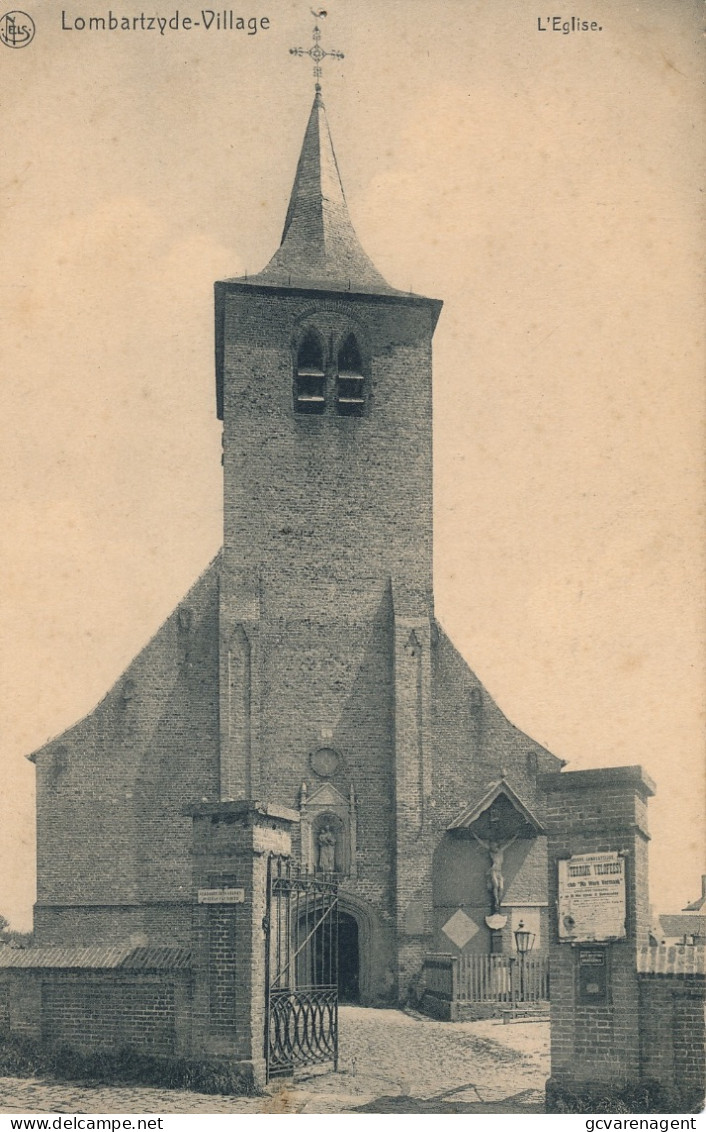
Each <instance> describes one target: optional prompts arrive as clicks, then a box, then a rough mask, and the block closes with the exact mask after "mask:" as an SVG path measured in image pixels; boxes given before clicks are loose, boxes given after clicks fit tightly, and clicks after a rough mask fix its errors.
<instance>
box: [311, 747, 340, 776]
mask: <svg viewBox="0 0 706 1132" xmlns="http://www.w3.org/2000/svg"><path fill="white" fill-rule="evenodd" d="M340 761H341V756H340V755H339V753H338V751H334V749H333V747H319V749H318V751H314V752H313V754H311V755H309V763H310V764H311V769H312V770H313V772H314V774H318V775H319V776H320V777H321V778H330V777H331V775H332V774H335V773H336V771H337V770H338V764H339V763H340Z"/></svg>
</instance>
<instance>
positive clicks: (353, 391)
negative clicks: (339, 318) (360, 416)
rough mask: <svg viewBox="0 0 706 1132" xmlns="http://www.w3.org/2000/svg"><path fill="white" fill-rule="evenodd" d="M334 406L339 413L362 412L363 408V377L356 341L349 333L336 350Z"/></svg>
mask: <svg viewBox="0 0 706 1132" xmlns="http://www.w3.org/2000/svg"><path fill="white" fill-rule="evenodd" d="M336 408H337V409H338V411H339V413H344V414H351V413H353V414H356V413H362V411H363V409H364V408H365V377H364V375H363V363H362V360H361V357H360V350H359V349H358V343H357V342H356V340H355V335H354V334H349V335H348V337H347V338H346V340H345V342H344V343H343V345H342V346H341V349H340V350H339V351H338V376H337V378H336Z"/></svg>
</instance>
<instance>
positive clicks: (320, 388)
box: [294, 330, 326, 413]
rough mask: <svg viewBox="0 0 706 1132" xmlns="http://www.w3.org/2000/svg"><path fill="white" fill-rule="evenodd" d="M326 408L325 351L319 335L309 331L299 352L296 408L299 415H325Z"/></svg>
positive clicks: (295, 390) (295, 377)
mask: <svg viewBox="0 0 706 1132" xmlns="http://www.w3.org/2000/svg"><path fill="white" fill-rule="evenodd" d="M325 407H326V375H325V373H324V351H323V347H322V345H321V342H320V340H319V337H318V335H317V334H315V333H314V331H313V330H308V331H307V332H306V334H305V335H304V337H303V338H302V341H301V343H300V345H299V350H298V351H297V365H296V371H295V375H294V408H295V409H296V411H297V412H298V413H323V411H324V409H325Z"/></svg>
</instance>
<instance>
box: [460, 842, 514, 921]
mask: <svg viewBox="0 0 706 1132" xmlns="http://www.w3.org/2000/svg"><path fill="white" fill-rule="evenodd" d="M471 833H473V830H471ZM473 836H474V837H475V839H476V841H477V842H478V844H479V845H481V846H482V847H483V849H485V851H486V853H488V855H489V857H490V868H489V869H488V874H487V876H488V891H489V892H490V893H491V895H492V897H493V915H495V914H496V913H498V912H499V911H500V904H501V902H502V898H503V893H504V891H505V881H504V880H503V862H504V859H505V850H506V849H507V848H508V847H509V846H510V845H512V843H513V841H517V838H518V837H519V836H520V835H519V833H516V834H515V836H514V837H511V838H510V840H509V841H504V842H502V843H501V842H499V841H495V840H492V839H491V840H490V841H484V840H483V838H482V837H479V836H478V834H477V833H473Z"/></svg>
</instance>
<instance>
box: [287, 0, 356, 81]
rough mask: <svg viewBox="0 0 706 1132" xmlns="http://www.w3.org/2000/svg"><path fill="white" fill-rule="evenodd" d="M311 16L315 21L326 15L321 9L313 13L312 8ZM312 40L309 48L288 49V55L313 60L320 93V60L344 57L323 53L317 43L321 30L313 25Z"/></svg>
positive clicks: (328, 52)
mask: <svg viewBox="0 0 706 1132" xmlns="http://www.w3.org/2000/svg"><path fill="white" fill-rule="evenodd" d="M311 14H312V16H313V17H314V19H316V20H323V19H325V18H326V15H327V13H326V11H325V10H324V9H323V8H320V9H319V11H318V12H315V11H314V9H313V8H312V9H311ZM312 38H313V40H314V42H313V43H312V45H311V47H290V49H289V54H290V55H309V56H310V57H311V58H312V59H313V61H314V78H315V79H316V80H317V82H316V84H315V86H316V90H317V91H320V90H321V84H320V83H319V82H318V80H319V79H320V78H321V61H322V59H326V58H327V57H329V58H331V59H343V58H345V56H344V54H343V52H342V51H324V49H323V47H322V46H321V43H320V42H319V41H320V39H321V28H320V27H319V25H318V24H314V30H313V32H312Z"/></svg>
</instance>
